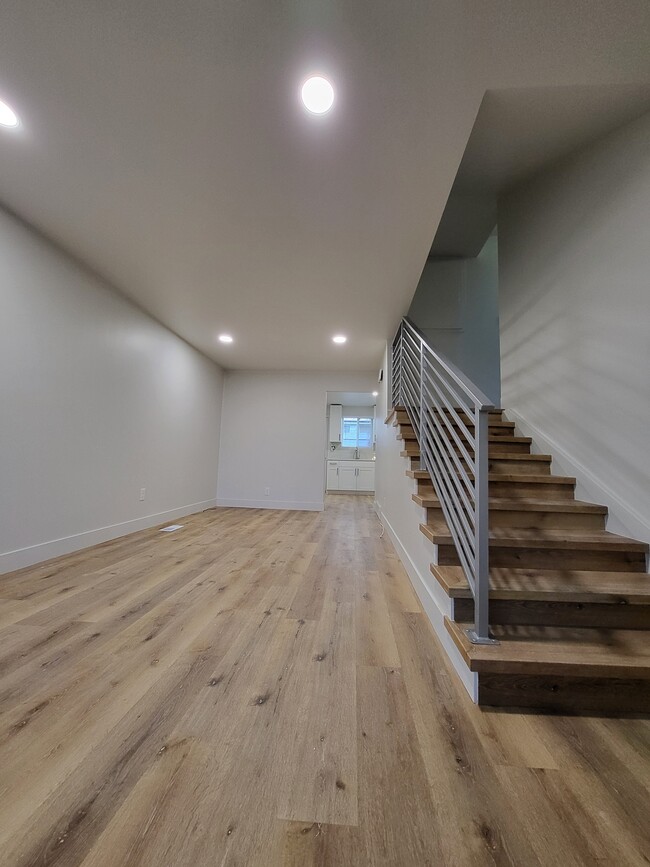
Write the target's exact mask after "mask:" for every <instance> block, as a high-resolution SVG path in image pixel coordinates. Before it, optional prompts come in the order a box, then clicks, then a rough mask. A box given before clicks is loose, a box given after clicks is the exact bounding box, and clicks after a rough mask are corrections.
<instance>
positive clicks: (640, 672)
mask: <svg viewBox="0 0 650 867" xmlns="http://www.w3.org/2000/svg"><path fill="white" fill-rule="evenodd" d="M386 424H388V425H392V426H393V427H394V428H396V437H397V439H398V440H399V441H400V442H401V443H402V449H401V452H400V454H401V456H402V457H403V458H405V459H406V460H407V461H408V466H407V468H406V470H405V472H406V475H407V476H409V477H410V478H412V479H413V480H414V483H415V491H414V493H413V501H414V502H415V503H416V504H417V505H418V506H420V507H421V508H422V509H423V514H424V520H423V521H422V523H421V524H420V531H421V532H422V533H423V535H424V536H425V537H426V538H427V539H428V540H429V541H430V542H431V545H432V563H431V567H430V568H431V574H432V576H433V578H434V579H435V580H436V581H437V582H438V584H439V586H440V587H441V588H442V590H443V591H444V593H445V594H446V596H447V597H448V599H449V600H450V610H451V616H450V617H446V618H445V628H446V630H447V632H448V633H449V635H450V637H451V639H452V641H453V644H454V645H455V647H456V648H457V649H458V651H459V653H460V655H461V657H462V659H463V661H464V663H465V665H466V666H467V668H468V669H469V671H471V672H474V673H476V675H477V676H478V702H479V704H480V705H483V706H495V707H521V708H535V709H538V710H547V711H555V712H562V713H581V712H584V713H604V714H613V715H620V714H627V713H642V714H647V713H650V576H649V575H648V573H647V562H648V548H649V546H648V545H647V544H646V543H645V542H640V541H638V540H636V539H630V538H627V537H625V536H619V535H617V534H615V533H610V532H608V531H607V530H606V521H607V508H606V507H605V506H602V505H598V504H595V503H586V502H581V501H579V500H576V499H575V496H574V491H575V479H573V478H570V477H566V476H553V475H552V474H551V462H552V457H551V455H536V454H532V453H531V444H532V443H531V439H530V438H529V437H521V436H518V435H517V433H516V431H515V425H514V423H513V422H509V421H507V420H506V419H505V418H504V417H503V410H494V411H493V412H490V416H489V435H488V463H489V466H488V470H489V475H488V492H489V528H490V534H489V548H490V607H489V613H490V617H489V622H490V627H491V630H492V634H493V637H494V638H496V639H497V640H498V644H496V645H477V644H472V643H470V641H469V638H468V636H467V632H466V629H467V627H468V626H469V625H470V624H471V623H472V622H473V618H474V600H473V596H472V593H471V591H470V587H469V584H468V582H467V579H466V577H465V574H464V572H463V569H462V568H461V565H460V560H459V558H458V554H457V551H456V547H455V545H454V540H453V538H452V535H451V533H450V531H449V528H448V527H447V524H446V522H445V519H444V516H443V513H442V508H441V505H440V502H439V500H438V497H437V496H436V493H435V490H434V486H433V483H432V481H431V477H430V475H429V473H428V472H427V471H426V470H423V469H421V468H420V463H419V457H420V447H419V443H418V441H417V438H416V435H415V432H414V428H413V425H412V423H411V420H410V418H409V415H408V413H407V411H406V410H405V409H404V408H403V407H399V406H398V407H395V408H393V409H392V410H391V412H390V413H389V415H388V417H387V418H386Z"/></svg>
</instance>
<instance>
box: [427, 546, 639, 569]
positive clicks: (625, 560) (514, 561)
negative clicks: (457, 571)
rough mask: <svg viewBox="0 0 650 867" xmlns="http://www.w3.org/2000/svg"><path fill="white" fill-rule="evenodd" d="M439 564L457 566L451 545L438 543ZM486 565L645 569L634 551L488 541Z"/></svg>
mask: <svg viewBox="0 0 650 867" xmlns="http://www.w3.org/2000/svg"><path fill="white" fill-rule="evenodd" d="M438 564H439V565H440V566H460V565H461V563H460V560H459V559H458V554H457V553H456V548H455V547H454V546H453V545H438ZM490 566H492V567H496V566H504V567H511V568H519V569H579V570H586V571H597V572H645V555H644V554H643V553H641V552H638V553H637V552H636V551H585V550H580V549H579V548H578V549H575V548H574V549H570V548H534V547H531V548H506V547H502V548H500V547H498V546H496V545H494V544H492V545H490Z"/></svg>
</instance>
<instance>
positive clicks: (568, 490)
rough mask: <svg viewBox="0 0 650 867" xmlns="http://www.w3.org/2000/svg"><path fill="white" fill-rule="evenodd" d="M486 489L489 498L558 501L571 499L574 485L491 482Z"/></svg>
mask: <svg viewBox="0 0 650 867" xmlns="http://www.w3.org/2000/svg"><path fill="white" fill-rule="evenodd" d="M488 489H489V492H490V496H491V497H497V498H498V499H512V500H516V499H517V498H518V497H522V498H523V499H536V500H542V501H543V500H560V499H567V500H572V499H573V492H574V485H560V484H557V485H556V484H553V483H552V482H551V483H549V484H540V483H539V482H530V484H529V483H528V482H507V481H503V482H493V481H490V482H489V485H488Z"/></svg>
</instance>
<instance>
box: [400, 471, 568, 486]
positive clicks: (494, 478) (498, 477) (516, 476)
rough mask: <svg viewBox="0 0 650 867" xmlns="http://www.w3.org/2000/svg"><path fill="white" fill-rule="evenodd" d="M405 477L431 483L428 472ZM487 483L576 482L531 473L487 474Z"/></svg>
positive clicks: (417, 472) (413, 473) (560, 477)
mask: <svg viewBox="0 0 650 867" xmlns="http://www.w3.org/2000/svg"><path fill="white" fill-rule="evenodd" d="M405 472H406V475H407V476H409V477H410V478H411V479H427V480H428V481H431V476H430V475H429V472H428V470H406V471H405ZM472 475H473V474H472V473H470V474H469V477H470V478H472ZM488 481H490V482H525V483H526V484H530V483H531V482H534V483H538V484H540V485H548V484H555V485H575V483H576V480H575V478H574V477H573V476H550V475H548V476H546V475H535V474H533V473H530V474H528V473H489V475H488Z"/></svg>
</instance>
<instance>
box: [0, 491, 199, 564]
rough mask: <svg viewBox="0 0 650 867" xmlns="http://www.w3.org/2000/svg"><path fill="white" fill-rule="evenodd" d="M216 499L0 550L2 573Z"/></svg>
mask: <svg viewBox="0 0 650 867" xmlns="http://www.w3.org/2000/svg"><path fill="white" fill-rule="evenodd" d="M215 505H216V500H214V499H212V500H204V501H203V502H201V503H191V504H189V505H187V506H180V507H179V508H177V509H168V510H167V511H165V512H157V513H156V514H155V515H145V516H144V517H142V518H134V519H133V520H131V521H122V522H121V523H119V524H109V525H108V526H107V527H98V528H97V529H96V530H85V531H84V532H83V533H75V534H74V535H73V536H64V537H63V538H62V539H52V540H51V541H49V542H39V543H38V544H37V545H30V546H29V547H28V548H17V549H16V550H15V551H6V552H4V553H3V554H0V575H2V574H4V573H5V572H13V571H14V570H15V569H24V568H25V567H26V566H33V565H34V564H35V563H42V562H43V561H44V560H51V559H52V558H53V557H61V556H63V555H64V554H71V553H72V552H73V551H79V550H81V549H82V548H89V547H91V546H92V545H99V544H101V543H102V542H108V541H110V540H111V539H117V538H118V537H119V536H128V535H129V533H137V532H138V530H147V529H149V527H155V526H156V524H163V523H166V522H167V521H169V520H173V519H174V518H183V517H185V515H192V514H194V513H196V512H203V511H205V510H206V509H212V508H214V506H215Z"/></svg>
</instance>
